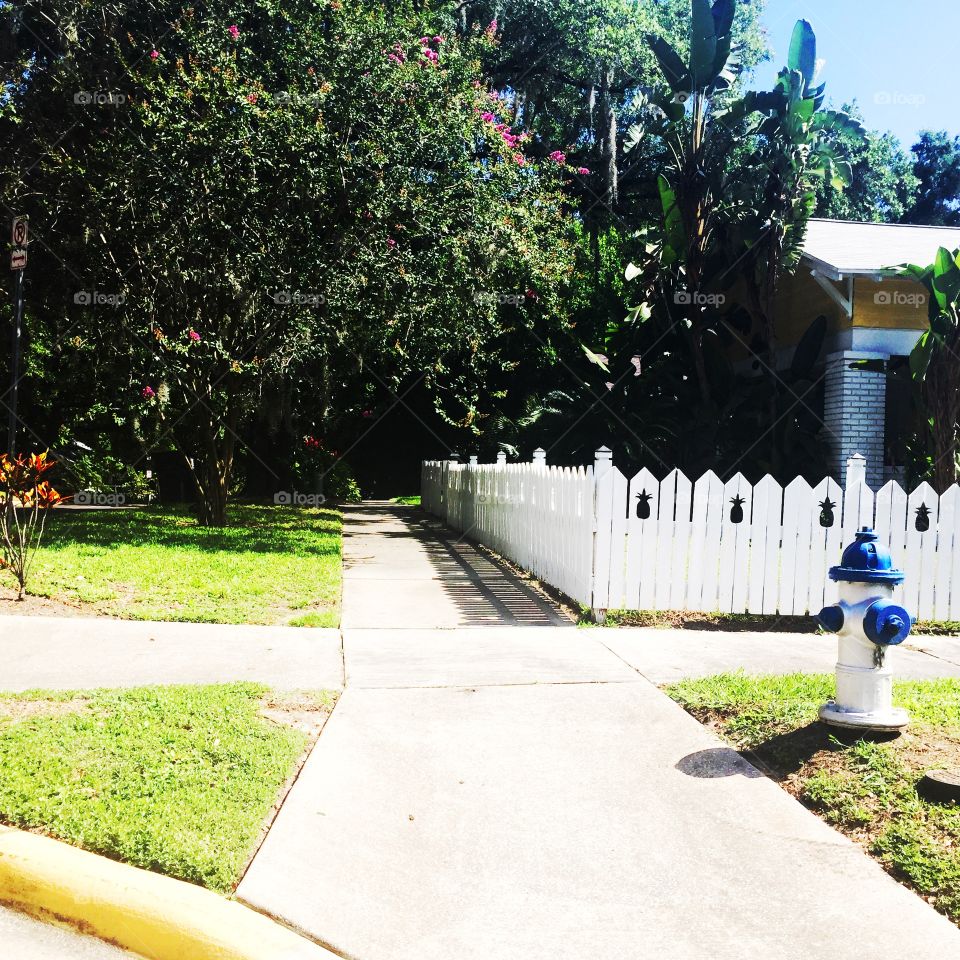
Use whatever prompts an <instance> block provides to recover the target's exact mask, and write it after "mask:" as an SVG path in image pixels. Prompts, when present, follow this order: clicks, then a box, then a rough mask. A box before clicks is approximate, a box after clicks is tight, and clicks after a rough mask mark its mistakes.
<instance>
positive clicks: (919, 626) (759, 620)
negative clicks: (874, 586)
mask: <svg viewBox="0 0 960 960" xmlns="http://www.w3.org/2000/svg"><path fill="white" fill-rule="evenodd" d="M580 620H581V624H582V625H583V626H596V624H595V623H594V622H593V620H592V619H591V614H590V611H589V610H588V609H586V608H581V610H580ZM603 626H605V627H652V628H654V629H658V630H677V629H680V630H723V631H726V632H728V633H740V632H744V633H818V632H822V631H821V628H820V626H819V624H818V623H817V620H816V618H815V617H814V616H812V615H810V616H806V615H803V614H779V613H769V614H764V613H698V612H696V611H690V610H608V611H607V614H606V619H605V620H604V623H603ZM911 632H912V633H913V634H914V635H926V636H956V635H960V623H956V622H954V621H952V620H943V621H937V620H918V621H917V622H916V623H915V624H914V625H913V629H912V631H911Z"/></svg>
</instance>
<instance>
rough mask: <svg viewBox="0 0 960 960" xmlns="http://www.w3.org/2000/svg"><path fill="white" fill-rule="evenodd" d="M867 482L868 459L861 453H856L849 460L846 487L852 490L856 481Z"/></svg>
mask: <svg viewBox="0 0 960 960" xmlns="http://www.w3.org/2000/svg"><path fill="white" fill-rule="evenodd" d="M866 482H867V459H866V457H864V456H862V455H861V454H859V453H855V454H854V455H853V456H852V457H851V458H850V459H849V460H848V461H847V481H846V484H845V485H844V489H846V490H850V489H851V488H852V487H853V485H854V484H855V483H866Z"/></svg>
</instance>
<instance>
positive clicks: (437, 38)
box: [433, 34, 446, 43]
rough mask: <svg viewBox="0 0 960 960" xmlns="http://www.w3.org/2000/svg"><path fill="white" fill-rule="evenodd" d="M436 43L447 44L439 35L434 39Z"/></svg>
mask: <svg viewBox="0 0 960 960" xmlns="http://www.w3.org/2000/svg"><path fill="white" fill-rule="evenodd" d="M433 42H434V43H446V39H445V38H444V37H441V36H440V35H439V34H437V36H435V37H434V38H433Z"/></svg>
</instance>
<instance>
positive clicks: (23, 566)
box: [0, 452, 63, 600]
mask: <svg viewBox="0 0 960 960" xmlns="http://www.w3.org/2000/svg"><path fill="white" fill-rule="evenodd" d="M54 466H55V461H53V460H51V459H50V458H49V456H48V455H47V453H46V452H44V453H31V454H27V455H24V454H19V455H18V456H16V457H11V456H10V455H9V454H6V453H5V454H2V455H0V499H2V501H3V503H2V507H3V511H2V515H0V536H2V538H3V545H2V546H3V556H2V557H0V567H2V568H4V569H7V570H9V571H10V572H11V573H12V574H13V575H14V577H16V580H17V586H18V592H17V599H18V600H22V599H23V595H24V592H25V591H26V584H27V573H28V572H29V569H30V564H31V562H32V561H33V558H34V556H35V555H36V552H37V549H38V548H39V546H40V541H41V539H42V538H43V528H44V525H45V523H46V518H47V511H48V510H49V509H50V508H51V507H55V506H56V505H57V504H58V503H60V502H61V501H62V500H63V497H61V496H60V494H59V493H57V491H56V490H54V488H53V487H52V486H51V485H50V483H49V481H47V480H44V476H45V475H46V474H47V473H49V472H50V471H51V470H52V469H53V468H54Z"/></svg>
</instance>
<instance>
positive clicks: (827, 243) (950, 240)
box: [803, 218, 960, 280]
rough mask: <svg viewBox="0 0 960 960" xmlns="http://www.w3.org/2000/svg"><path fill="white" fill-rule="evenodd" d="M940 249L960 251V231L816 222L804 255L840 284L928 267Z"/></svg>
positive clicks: (808, 232)
mask: <svg viewBox="0 0 960 960" xmlns="http://www.w3.org/2000/svg"><path fill="white" fill-rule="evenodd" d="M939 247H946V248H947V249H948V250H956V249H957V248H958V247H960V227H915V226H913V225H912V224H906V223H859V222H857V221H853V220H822V219H818V218H814V219H812V220H810V222H809V224H808V225H807V235H806V238H805V240H804V244H803V255H804V258H805V259H807V260H808V261H809V262H810V264H811V266H813V267H814V268H815V269H816V270H817V272H819V273H822V274H823V275H824V276H827V277H829V278H830V279H832V280H839V279H841V278H842V277H845V276H851V275H855V274H869V275H874V276H876V275H883V274H886V275H889V274H891V273H893V272H894V270H893V269H892V268H894V267H897V266H899V265H900V264H903V263H916V264H920V265H921V266H926V265H927V264H930V263H933V260H934V257H935V256H936V253H937V249H938V248H939Z"/></svg>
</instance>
